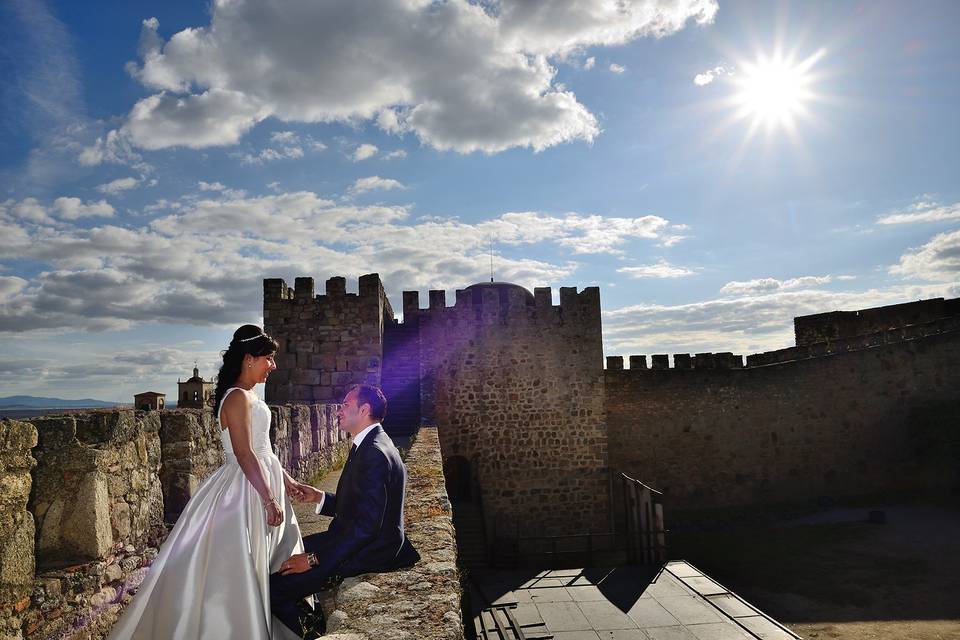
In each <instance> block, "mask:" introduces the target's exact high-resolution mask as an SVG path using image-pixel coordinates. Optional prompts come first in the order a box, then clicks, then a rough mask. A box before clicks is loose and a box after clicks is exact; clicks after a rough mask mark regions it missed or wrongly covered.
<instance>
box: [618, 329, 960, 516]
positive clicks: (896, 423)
mask: <svg viewBox="0 0 960 640" xmlns="http://www.w3.org/2000/svg"><path fill="white" fill-rule="evenodd" d="M718 356H719V357H718ZM742 363H743V361H742V358H741V357H740V356H732V355H729V354H698V355H697V356H696V357H694V358H690V357H689V355H686V354H682V355H679V356H674V364H675V366H674V367H673V368H668V367H667V357H666V356H654V364H655V365H656V366H655V368H650V369H647V368H645V366H644V364H645V359H643V358H642V357H638V356H633V357H631V367H630V369H626V370H624V369H623V366H622V360H620V359H616V358H613V359H610V361H608V369H607V371H606V374H605V377H606V381H605V382H606V385H605V392H606V419H607V427H608V432H609V439H610V451H611V455H610V465H611V467H613V468H614V469H617V470H621V471H624V472H625V473H627V474H628V475H631V476H634V477H637V478H641V479H643V481H644V482H646V483H647V484H650V485H652V486H654V487H656V488H657V489H660V490H663V491H664V492H665V494H666V495H665V500H666V503H667V504H668V505H669V507H670V508H672V509H694V508H707V507H723V506H733V505H748V504H770V503H774V502H783V501H809V500H812V499H815V498H817V497H818V496H852V495H866V494H875V493H878V492H882V491H883V492H890V491H897V492H911V491H925V490H937V489H946V488H949V487H951V486H956V483H957V482H958V480H960V477H958V473H960V468H958V466H957V459H958V456H960V422H958V417H960V385H958V384H957V382H958V377H957V375H958V373H957V372H958V369H960V318H956V317H954V318H947V319H942V320H938V321H934V322H928V323H924V324H921V325H911V326H906V327H900V328H898V329H895V330H890V331H885V332H881V333H880V334H871V335H868V336H858V337H855V338H850V339H848V340H847V341H840V342H836V341H835V342H834V343H832V344H829V345H828V344H813V345H806V346H801V347H795V348H791V349H784V350H781V351H780V352H771V353H767V354H758V355H757V356H749V357H748V358H747V365H748V366H746V367H743V364H742ZM611 365H612V366H611Z"/></svg>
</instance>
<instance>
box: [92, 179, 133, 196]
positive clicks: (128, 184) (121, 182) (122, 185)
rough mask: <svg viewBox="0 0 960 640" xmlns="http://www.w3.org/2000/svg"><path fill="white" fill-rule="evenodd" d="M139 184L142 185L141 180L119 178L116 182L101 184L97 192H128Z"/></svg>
mask: <svg viewBox="0 0 960 640" xmlns="http://www.w3.org/2000/svg"><path fill="white" fill-rule="evenodd" d="M138 184H140V179H139V178H134V177H133V176H128V177H126V178H117V179H116V180H112V181H110V182H107V183H105V184H101V185H99V186H98V187H97V191H99V192H100V193H109V194H116V193H119V192H121V191H126V190H127V189H133V188H134V187H136V186H137V185H138Z"/></svg>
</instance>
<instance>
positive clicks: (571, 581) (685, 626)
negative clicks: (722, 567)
mask: <svg viewBox="0 0 960 640" xmlns="http://www.w3.org/2000/svg"><path fill="white" fill-rule="evenodd" d="M472 580H473V584H474V587H475V588H474V590H473V592H472V593H471V596H472V598H471V599H472V600H473V601H474V603H476V601H478V600H481V599H482V601H483V602H485V603H489V604H490V605H493V609H492V610H491V609H489V608H488V609H486V610H485V611H483V612H481V611H480V610H479V609H480V607H479V606H477V605H476V604H475V605H474V606H475V609H474V611H473V612H472V614H473V622H474V629H475V631H476V632H477V637H478V638H483V637H484V634H483V631H482V630H481V626H482V627H483V629H484V630H486V632H487V635H488V637H490V638H498V639H499V638H501V637H502V636H501V634H499V633H498V632H497V626H498V624H497V623H498V622H499V623H500V624H499V626H501V627H502V628H508V627H509V617H508V616H507V615H506V613H505V611H503V610H497V607H498V606H504V607H506V608H507V609H506V610H507V611H509V612H510V614H511V616H512V617H513V619H514V620H515V621H516V623H517V624H518V625H519V626H520V627H521V629H522V631H523V633H524V634H525V636H526V637H527V638H549V637H551V636H552V637H553V638H554V639H555V640H740V639H751V638H753V639H755V638H762V639H764V640H793V639H795V638H798V637H799V636H797V635H795V634H793V633H792V632H790V631H789V630H787V629H786V628H785V627H783V626H781V625H779V624H778V623H776V621H774V620H772V619H771V618H769V617H768V616H766V615H765V614H763V613H762V612H760V611H759V610H757V609H756V608H754V607H752V606H751V605H749V604H748V603H746V602H745V601H744V600H743V599H741V598H740V597H739V596H737V595H736V594H734V593H731V592H729V591H728V590H727V589H725V588H724V587H723V586H721V585H719V584H718V583H716V582H714V581H713V580H711V579H710V578H709V577H707V576H706V575H704V574H702V573H701V572H700V571H698V570H697V569H696V568H695V567H693V566H691V565H690V564H688V563H686V562H683V561H675V562H669V563H667V565H666V566H665V567H664V568H663V570H662V571H661V572H659V573H656V572H655V571H651V570H650V569H646V568H642V567H618V568H602V569H600V568H598V569H555V570H550V571H539V572H536V571H533V572H531V571H526V572H524V571H492V570H490V571H480V572H476V573H474V574H473V575H472ZM494 616H497V618H498V619H497V620H494ZM508 637H517V636H516V635H515V634H508Z"/></svg>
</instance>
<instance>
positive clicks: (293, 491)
mask: <svg viewBox="0 0 960 640" xmlns="http://www.w3.org/2000/svg"><path fill="white" fill-rule="evenodd" d="M286 486H287V493H288V494H290V496H291V497H292V498H293V499H294V500H296V501H297V502H302V501H303V485H301V484H300V483H299V482H288V483H286Z"/></svg>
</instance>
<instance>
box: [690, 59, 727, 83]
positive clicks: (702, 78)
mask: <svg viewBox="0 0 960 640" xmlns="http://www.w3.org/2000/svg"><path fill="white" fill-rule="evenodd" d="M731 75H733V69H732V68H731V67H725V66H724V65H722V64H721V65H717V66H716V67H714V68H713V69H707V70H706V71H704V72H703V73H698V74H697V75H696V76H694V77H693V84H695V85H697V86H698V87H702V86H704V85H708V84H710V83H711V82H713V81H714V80H716V79H717V78H719V77H721V76H731Z"/></svg>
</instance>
